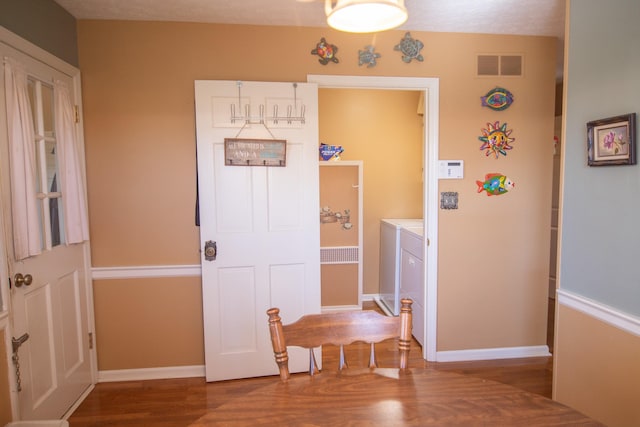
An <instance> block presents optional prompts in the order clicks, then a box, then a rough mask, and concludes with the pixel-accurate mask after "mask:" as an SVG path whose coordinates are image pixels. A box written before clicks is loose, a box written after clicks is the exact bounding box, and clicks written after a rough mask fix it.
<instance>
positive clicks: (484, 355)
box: [436, 345, 551, 362]
mask: <svg viewBox="0 0 640 427" xmlns="http://www.w3.org/2000/svg"><path fill="white" fill-rule="evenodd" d="M546 356H551V353H549V347H548V346H546V345H537V346H529V347H504V348H482V349H476V350H452V351H438V352H436V361H437V362H469V361H473V360H492V359H519V358H522V357H546Z"/></svg>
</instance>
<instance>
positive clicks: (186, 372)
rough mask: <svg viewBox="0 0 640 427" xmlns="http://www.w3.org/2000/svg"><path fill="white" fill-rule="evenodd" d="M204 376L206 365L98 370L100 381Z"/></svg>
mask: <svg viewBox="0 0 640 427" xmlns="http://www.w3.org/2000/svg"><path fill="white" fill-rule="evenodd" d="M204 376H205V370H204V365H193V366H169V367H166V368H145V369H120V370H112V371H98V382H99V383H108V382H115V381H142V380H166V379H170V378H194V377H204Z"/></svg>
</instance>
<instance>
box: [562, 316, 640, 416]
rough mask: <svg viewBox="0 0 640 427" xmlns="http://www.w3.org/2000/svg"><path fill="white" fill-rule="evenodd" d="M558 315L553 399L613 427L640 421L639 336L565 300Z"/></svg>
mask: <svg viewBox="0 0 640 427" xmlns="http://www.w3.org/2000/svg"><path fill="white" fill-rule="evenodd" d="M556 319H557V320H556V324H557V328H556V342H557V343H562V345H556V352H555V353H554V368H553V372H554V374H555V375H554V395H553V398H554V399H556V400H558V401H560V402H562V403H564V404H565V405H568V406H570V407H572V408H579V409H580V410H581V411H582V412H584V414H585V415H588V416H589V417H592V418H594V419H596V420H598V421H600V422H602V423H603V424H605V425H607V426H610V427H616V426H619V427H626V426H637V425H640V408H639V407H638V402H639V401H640V383H638V381H634V380H633V379H638V378H640V364H639V363H638V361H639V360H640V337H638V336H637V335H633V334H631V333H628V332H625V331H623V330H621V329H618V328H616V327H614V326H611V325H609V324H606V323H604V322H602V321H600V320H598V319H595V318H593V317H591V316H589V315H587V314H585V313H582V312H580V311H577V310H574V309H572V308H570V307H567V306H564V305H558V311H557V315H556ZM595 390H597V394H596V395H594V391H595Z"/></svg>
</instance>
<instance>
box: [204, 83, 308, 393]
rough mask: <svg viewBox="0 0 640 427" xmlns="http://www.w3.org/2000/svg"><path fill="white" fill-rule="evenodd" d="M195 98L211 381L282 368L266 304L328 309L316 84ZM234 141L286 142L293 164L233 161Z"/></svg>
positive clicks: (296, 362) (294, 315)
mask: <svg viewBox="0 0 640 427" xmlns="http://www.w3.org/2000/svg"><path fill="white" fill-rule="evenodd" d="M195 99H196V132H197V150H198V151H197V153H198V186H199V208H200V210H199V215H200V216H199V218H200V239H201V246H202V247H201V249H202V257H201V262H202V298H203V310H204V313H203V317H204V331H205V364H206V377H207V381H217V380H225V379H232V378H245V377H253V376H262V375H271V374H277V372H278V369H277V366H276V363H275V361H274V358H273V351H272V349H271V343H270V338H269V330H268V325H267V314H266V311H267V309H269V308H270V307H279V308H280V309H281V317H282V319H283V322H285V323H289V322H293V321H295V320H297V319H298V318H299V317H300V316H302V315H303V314H307V313H318V312H320V220H319V199H318V186H319V178H318V176H319V172H318V145H319V144H318V118H317V115H318V110H317V104H318V102H317V86H316V85H314V84H308V83H297V84H293V83H263V82H235V81H196V82H195ZM284 117H291V118H293V119H292V120H287V119H286V118H284ZM302 117H304V120H301V118H302ZM261 121H262V122H261ZM225 138H241V139H249V140H257V142H256V143H257V144H259V140H274V139H277V140H286V165H284V166H260V165H256V166H235V165H233V164H231V165H230V164H229V161H228V160H227V161H225V142H224V141H225ZM256 147H257V146H256ZM256 150H257V152H256ZM247 153H248V154H247V155H248V156H249V157H250V158H252V157H251V156H254V155H256V156H258V157H260V155H261V154H260V148H257V149H252V150H247ZM236 154H238V153H236ZM239 154H240V155H242V153H239ZM207 242H211V243H210V245H212V244H213V242H215V244H216V247H217V254H216V256H215V259H212V258H211V259H207V257H206V254H205V245H206V243H207ZM290 367H291V369H292V371H302V370H304V369H306V368H307V367H308V358H307V353H305V352H298V351H294V352H293V354H291V353H290Z"/></svg>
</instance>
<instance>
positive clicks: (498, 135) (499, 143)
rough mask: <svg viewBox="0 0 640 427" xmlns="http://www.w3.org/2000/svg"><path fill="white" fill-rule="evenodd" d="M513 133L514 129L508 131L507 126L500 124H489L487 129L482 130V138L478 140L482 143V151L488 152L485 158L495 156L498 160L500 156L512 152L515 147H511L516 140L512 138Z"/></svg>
mask: <svg viewBox="0 0 640 427" xmlns="http://www.w3.org/2000/svg"><path fill="white" fill-rule="evenodd" d="M511 132H513V129H509V130H507V124H506V123H504V124H502V125H500V122H495V123H487V129H482V136H479V137H478V139H479V140H480V141H482V146H481V147H480V150H486V151H485V153H484V154H485V156H487V157H488V156H489V155H491V154H493V155H494V156H495V157H496V159H497V158H498V157H499V155H500V154H502V155H503V156H506V155H507V150H511V149H512V148H513V147H512V146H511V145H509V144H510V143H512V142H513V141H515V138H511V137H510V135H511Z"/></svg>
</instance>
